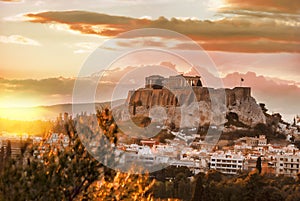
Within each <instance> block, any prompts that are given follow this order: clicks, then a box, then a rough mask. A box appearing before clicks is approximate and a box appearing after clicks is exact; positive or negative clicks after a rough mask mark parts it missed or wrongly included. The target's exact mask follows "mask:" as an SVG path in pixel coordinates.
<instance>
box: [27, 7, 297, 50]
mask: <svg viewBox="0 0 300 201" xmlns="http://www.w3.org/2000/svg"><path fill="white" fill-rule="evenodd" d="M27 17H29V18H30V19H29V21H31V22H36V23H61V24H66V25H68V26H69V28H70V29H71V30H75V31H78V32H80V33H82V34H94V35H99V36H109V37H113V36H116V35H118V34H120V33H123V32H125V31H129V30H133V29H138V28H161V29H169V30H173V31H176V32H179V33H182V34H184V35H187V36H189V37H190V38H192V39H193V40H196V41H198V42H199V44H201V45H202V46H203V47H204V49H207V50H219V51H231V52H300V46H299V43H300V37H299V35H300V31H299V30H300V29H299V26H300V25H298V24H296V25H295V24H289V23H278V22H276V21H275V20H261V21H260V20H259V19H258V18H257V19H255V20H252V19H248V18H237V17H235V18H225V19H222V20H217V21H208V20H205V21H201V20H190V19H189V20H179V19H175V18H172V19H170V20H168V19H166V18H164V17H160V18H158V19H156V20H149V19H137V18H130V17H124V16H111V15H106V14H100V13H91V12H85V11H60V12H42V13H36V14H27ZM166 37H167V36H166ZM120 45H122V44H120ZM157 45H161V43H159V44H157Z"/></svg>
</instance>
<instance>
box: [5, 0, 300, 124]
mask: <svg viewBox="0 0 300 201" xmlns="http://www.w3.org/2000/svg"><path fill="white" fill-rule="evenodd" d="M299 19H300V1H299V0H289V1H286V0H263V1H261V0H185V1H184V0H172V1H171V0H152V1H147V0H68V1H67V0H66V1H60V0H20V1H18V0H0V57H1V59H0V66H1V67H0V107H27V106H36V105H51V104H58V103H66V102H71V100H72V99H71V98H72V89H73V85H74V80H75V79H76V77H77V76H78V73H79V71H80V69H81V68H82V65H83V63H84V62H85V61H86V59H87V58H88V56H89V55H90V54H91V53H92V52H93V51H94V50H95V49H97V48H98V47H99V46H100V45H101V44H103V43H104V42H105V41H107V40H109V39H111V38H113V37H116V36H117V35H118V34H120V33H123V32H126V31H130V30H133V29H140V28H160V29H169V30H172V31H176V32H178V33H181V34H183V35H186V36H188V37H189V38H191V39H192V40H194V41H196V42H197V43H198V44H199V45H201V47H202V48H203V49H204V50H205V51H206V52H207V53H208V55H209V56H210V57H211V58H212V60H213V62H214V63H215V64H216V68H217V70H218V72H219V74H220V75H221V76H222V77H223V81H224V84H225V86H226V87H234V86H238V85H239V81H240V78H241V77H243V78H244V80H245V82H244V84H245V85H247V86H251V87H252V88H253V96H254V97H255V98H256V99H257V101H259V102H265V103H266V105H267V107H268V108H269V110H270V111H271V112H280V113H282V114H283V115H284V117H285V118H286V119H287V120H288V121H291V118H292V117H293V116H294V115H296V114H300V81H299V80H300V66H299V64H300V29H299V28H300V20H299ZM165 41H166V40H164V39H159V40H156V41H155V44H154V45H155V46H163V45H165V44H164V42H165ZM152 42H153V41H152ZM177 42H178V43H176V48H181V49H186V50H190V49H189V48H190V47H189V45H188V44H184V43H180V41H177ZM129 45H130V44H128V43H119V44H117V46H119V47H120V48H122V47H124V46H129ZM160 62H171V63H172V61H170V60H167V61H166V60H161V61H160ZM160 62H159V63H160ZM159 63H151V62H148V63H147V64H148V65H158V64H159ZM142 64H143V63H140V64H139V63H138V62H137V63H132V64H130V67H131V68H134V67H135V66H138V65H142ZM173 64H175V65H177V64H176V62H175V63H174V62H173ZM124 65H125V66H119V67H120V68H124V67H128V64H124ZM100 70H101V69H100ZM122 70H124V69H122ZM107 90H109V87H108V88H107Z"/></svg>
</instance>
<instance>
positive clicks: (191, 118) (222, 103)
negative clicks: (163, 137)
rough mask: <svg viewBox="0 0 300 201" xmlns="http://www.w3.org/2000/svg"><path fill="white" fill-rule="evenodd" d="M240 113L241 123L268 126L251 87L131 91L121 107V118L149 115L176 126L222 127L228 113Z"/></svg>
mask: <svg viewBox="0 0 300 201" xmlns="http://www.w3.org/2000/svg"><path fill="white" fill-rule="evenodd" d="M229 113H230V114H236V116H237V118H238V119H237V120H238V121H240V122H242V123H243V124H245V125H247V126H250V127H253V126H255V125H256V124H258V123H265V122H266V119H265V115H264V114H263V112H262V110H261V108H260V106H259V105H258V104H257V103H256V101H255V99H254V98H253V97H252V96H251V88H247V87H236V88H234V89H212V88H206V87H198V86H195V87H190V88H189V89H187V88H186V89H185V88H181V89H173V90H172V91H170V90H168V89H166V88H162V89H151V88H141V89H138V90H135V91H130V92H129V93H128V97H127V100H126V104H125V105H124V106H123V107H120V108H119V109H118V112H117V114H118V115H117V116H118V117H117V118H119V119H121V120H123V121H124V120H128V119H129V118H131V117H133V116H149V117H151V119H152V121H157V122H162V123H164V124H171V123H174V124H175V125H176V127H196V126H198V125H200V126H201V125H205V124H210V125H222V124H224V123H225V122H226V121H227V120H226V118H225V117H226V114H229Z"/></svg>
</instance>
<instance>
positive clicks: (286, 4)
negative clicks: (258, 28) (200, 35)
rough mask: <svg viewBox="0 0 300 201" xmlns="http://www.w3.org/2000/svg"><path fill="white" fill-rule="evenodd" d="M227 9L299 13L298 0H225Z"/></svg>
mask: <svg viewBox="0 0 300 201" xmlns="http://www.w3.org/2000/svg"><path fill="white" fill-rule="evenodd" d="M226 2H227V3H228V6H229V7H232V8H234V9H247V10H248V9H249V10H260V11H269V12H284V13H299V12H300V1H298V0H289V1H286V0H263V1H262V0H226Z"/></svg>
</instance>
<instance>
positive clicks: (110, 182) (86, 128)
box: [0, 111, 154, 201]
mask: <svg viewBox="0 0 300 201" xmlns="http://www.w3.org/2000/svg"><path fill="white" fill-rule="evenodd" d="M99 113H102V111H99ZM105 114H110V111H105ZM95 117H96V115H92V116H85V117H83V118H80V117H79V118H78V119H75V121H69V122H68V124H69V125H68V126H66V125H61V126H63V127H64V128H68V129H66V130H65V131H66V132H68V133H67V134H66V135H68V136H70V142H69V145H68V146H67V147H61V146H59V144H53V145H49V144H47V143H43V144H42V145H38V146H31V148H27V150H26V153H27V154H25V155H26V156H27V155H30V156H29V157H28V158H27V159H28V160H29V161H30V162H29V163H27V165H21V163H19V162H18V161H15V160H10V161H9V162H7V163H6V164H5V168H3V169H2V171H1V172H0V200H63V201H66V200H69V201H71V200H95V199H97V200H99V199H100V200H102V199H103V197H101V196H102V195H103V193H104V192H109V193H110V194H111V195H112V196H113V195H116V197H114V198H113V199H114V200H123V198H126V197H127V198H128V200H142V199H144V198H145V197H146V198H151V196H152V195H151V193H149V190H150V189H151V187H152V183H151V182H154V181H152V180H150V179H149V177H148V176H147V175H134V174H130V173H121V172H115V171H113V170H111V169H109V168H106V167H105V166H104V165H103V164H101V163H100V162H99V161H102V160H99V161H98V160H96V159H95V158H94V157H93V156H92V155H91V154H90V153H89V151H88V150H87V148H86V147H85V146H84V145H86V143H87V142H91V141H92V142H94V141H95V142H98V146H96V149H95V150H94V151H95V152H96V153H102V156H103V155H104V157H106V159H107V160H108V161H114V159H115V158H114V155H113V154H112V152H111V150H109V149H110V148H111V147H110V146H109V145H110V143H108V145H107V146H104V144H103V142H104V141H105V140H106V138H107V137H106V136H105V135H102V134H101V133H110V134H112V136H114V135H115V132H116V129H111V127H110V125H112V124H114V121H113V119H111V118H108V119H106V122H107V124H102V125H101V126H102V128H104V129H106V130H104V131H106V132H100V131H99V129H98V126H97V125H94V124H93V123H92V122H93V121H94V118H95ZM95 121H96V122H97V119H96V120H95ZM102 123H103V122H102ZM74 125H76V130H74V133H72V128H75V126H74ZM110 129H111V130H110ZM106 141H107V140H106ZM45 142H46V141H45ZM101 143H102V144H101ZM41 148H42V149H41ZM39 150H42V151H40V152H39ZM37 152H39V153H38V154H34V153H37ZM28 153H29V154H28ZM97 159H99V158H97ZM22 164H23V163H22ZM116 182H119V187H118V188H111V187H112V186H114V185H115V184H116ZM99 183H101V184H102V185H101V186H100V187H101V188H99V185H98V184H99ZM141 189H142V190H141ZM120 192H122V193H121V194H120ZM99 196H100V197H99ZM118 196H119V198H120V199H118ZM104 198H108V199H109V198H111V197H104ZM121 198H122V199H121ZM131 198H134V199H131Z"/></svg>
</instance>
